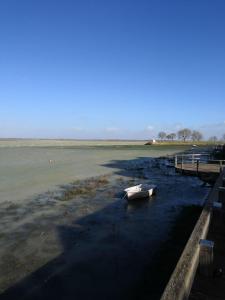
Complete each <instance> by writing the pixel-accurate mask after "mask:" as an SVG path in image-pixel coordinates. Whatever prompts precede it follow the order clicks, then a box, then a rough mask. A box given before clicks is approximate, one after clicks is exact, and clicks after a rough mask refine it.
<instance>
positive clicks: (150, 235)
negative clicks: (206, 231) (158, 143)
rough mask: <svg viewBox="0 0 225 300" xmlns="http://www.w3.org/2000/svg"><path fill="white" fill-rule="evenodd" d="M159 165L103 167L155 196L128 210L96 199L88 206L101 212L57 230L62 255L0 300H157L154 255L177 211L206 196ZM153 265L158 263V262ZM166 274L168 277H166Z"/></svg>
mask: <svg viewBox="0 0 225 300" xmlns="http://www.w3.org/2000/svg"><path fill="white" fill-rule="evenodd" d="M160 163H161V162H160V160H151V159H149V158H138V159H136V160H132V161H113V162H111V163H109V164H107V165H105V166H106V167H109V168H113V169H116V170H115V173H116V174H117V175H119V176H125V177H129V178H132V179H133V180H134V181H136V180H139V179H142V180H143V181H144V180H145V181H146V182H151V183H156V184H158V186H159V187H160V188H159V192H158V194H157V195H156V196H155V197H154V198H152V199H151V200H150V201H143V202H141V203H138V204H135V203H133V204H131V205H129V204H127V202H126V200H124V199H119V198H118V197H117V196H115V197H112V199H105V201H104V197H107V196H106V195H107V194H104V193H102V195H101V197H98V194H97V196H96V197H95V199H94V200H93V204H92V203H91V205H93V206H94V205H100V206H101V208H100V209H98V210H97V211H94V212H90V213H89V214H87V215H86V216H83V217H80V218H79V217H78V218H74V220H73V222H71V223H70V225H68V226H67V225H58V226H57V233H58V238H59V240H60V243H61V245H62V247H63V251H62V253H61V255H59V256H58V257H56V258H55V259H53V260H52V261H50V262H48V263H47V264H45V265H44V266H43V267H41V268H39V269H38V270H37V271H35V272H33V273H32V274H31V275H28V276H27V277H26V278H25V279H23V280H21V281H20V282H18V283H17V284H15V285H14V286H12V287H10V288H9V289H8V290H6V291H5V292H4V293H3V294H2V295H1V296H0V299H7V300H8V299H10V300H11V299H18V300H20V299H32V300H34V299H38V300H39V299H42V300H45V299H48V300H49V299H59V300H60V299H66V300H69V299H77V300H80V299H82V300H89V299H92V300H93V299H145V298H146V296H147V297H151V299H152V300H153V299H159V297H160V294H161V292H162V282H159V283H158V286H157V283H156V282H154V286H152V289H151V287H149V285H150V286H151V282H150V281H149V278H150V277H151V276H154V274H151V275H150V274H149V270H150V269H151V266H152V265H153V264H154V272H157V271H156V270H157V264H156V262H155V261H154V257H155V255H156V252H157V250H158V249H159V248H160V245H162V244H163V243H164V242H165V240H167V239H168V236H169V235H168V233H169V229H170V228H171V224H172V223H173V222H174V221H175V219H176V217H177V215H178V212H179V211H180V207H181V206H182V205H187V204H192V203H190V198H189V196H192V202H193V201H194V202H195V200H196V199H198V198H199V197H201V198H202V197H203V195H204V194H205V191H203V190H202V188H200V185H199V182H198V183H197V184H196V183H195V181H194V180H193V179H192V178H189V179H185V178H184V177H182V176H177V175H176V174H175V173H173V171H171V170H167V169H166V168H164V167H161V166H160ZM170 173H171V174H170ZM125 183H126V181H123V182H122V183H120V185H119V187H120V188H122V186H123V185H124V184H125ZM184 183H185V184H186V185H185V187H184ZM113 184H115V182H114V183H113ZM193 186H195V187H196V191H195V190H193ZM116 187H117V185H115V195H118V192H119V190H117V188H116ZM104 195H105V196H104ZM106 200H107V201H106ZM196 201H197V200H196ZM192 226H193V224H192ZM46 242H47V241H46ZM173 251H174V249H173ZM180 251H181V248H180V249H179V251H178V252H179V253H180ZM163 255H164V256H165V253H163ZM176 259H177V257H176ZM157 260H158V262H159V263H160V260H161V258H160V257H158V258H157ZM29 263H30V262H29V261H28V262H27V264H29ZM171 263H173V264H175V262H174V261H173V262H171ZM146 270H148V271H146ZM161 271H162V270H160V272H161ZM170 271H171V270H170ZM145 274H147V275H145ZM158 275H159V274H157V276H158ZM164 275H165V274H164ZM169 275H170V273H169V272H168V274H167V276H166V278H169ZM146 277H147V280H146ZM143 278H144V279H145V280H141V279H143ZM164 281H165V279H164ZM143 282H146V284H147V285H148V289H146V291H147V292H146V293H147V294H141V292H140V287H143ZM144 290H145V289H144ZM151 291H154V293H153V294H154V295H153V294H151ZM149 299H150V298H149Z"/></svg>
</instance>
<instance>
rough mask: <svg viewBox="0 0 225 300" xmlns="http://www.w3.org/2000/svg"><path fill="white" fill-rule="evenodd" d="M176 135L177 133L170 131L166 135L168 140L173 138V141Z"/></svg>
mask: <svg viewBox="0 0 225 300" xmlns="http://www.w3.org/2000/svg"><path fill="white" fill-rule="evenodd" d="M175 137H176V134H175V133H170V134H168V135H167V136H166V138H167V140H171V141H173V140H174V139H175Z"/></svg>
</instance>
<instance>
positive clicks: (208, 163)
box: [175, 154, 225, 183]
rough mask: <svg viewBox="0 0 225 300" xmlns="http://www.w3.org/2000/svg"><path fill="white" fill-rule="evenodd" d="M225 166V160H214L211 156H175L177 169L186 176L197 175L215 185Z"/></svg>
mask: <svg viewBox="0 0 225 300" xmlns="http://www.w3.org/2000/svg"><path fill="white" fill-rule="evenodd" d="M224 166H225V160H214V159H211V158H210V155H209V154H182V155H176V156H175V169H176V171H177V172H180V173H182V174H185V175H195V176H198V177H200V179H202V180H203V181H206V182H208V183H213V182H215V181H216V179H217V177H218V175H219V173H220V171H221V170H222V168H223V167H224Z"/></svg>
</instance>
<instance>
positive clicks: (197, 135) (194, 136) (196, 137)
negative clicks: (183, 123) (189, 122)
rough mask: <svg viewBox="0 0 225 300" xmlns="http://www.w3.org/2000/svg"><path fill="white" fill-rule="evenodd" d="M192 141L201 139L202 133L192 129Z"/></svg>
mask: <svg viewBox="0 0 225 300" xmlns="http://www.w3.org/2000/svg"><path fill="white" fill-rule="evenodd" d="M191 138H192V141H198V142H199V141H201V140H202V139H203V135H202V133H201V132H200V131H197V130H193V131H192V134H191Z"/></svg>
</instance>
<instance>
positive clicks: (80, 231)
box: [0, 145, 208, 300]
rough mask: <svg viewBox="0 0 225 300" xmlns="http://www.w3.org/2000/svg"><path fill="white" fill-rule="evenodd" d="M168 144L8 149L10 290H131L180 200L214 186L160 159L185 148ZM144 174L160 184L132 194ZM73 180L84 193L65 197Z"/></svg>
mask: <svg viewBox="0 0 225 300" xmlns="http://www.w3.org/2000/svg"><path fill="white" fill-rule="evenodd" d="M163 149H164V150H162V148H160V147H159V148H154V149H151V148H149V147H148V148H146V147H143V146H116V147H115V146H107V147H105V146H99V147H95V146H92V147H90V146H86V145H85V146H83V145H82V146H76V147H74V146H73V147H63V148H62V147H18V148H7V147H5V148H2V149H0V154H1V156H0V157H1V161H0V170H1V171H0V172H1V177H2V180H1V181H0V185H1V203H0V229H1V230H0V232H1V233H0V292H4V291H5V293H4V294H3V295H1V299H15V298H16V299H24V298H26V299H42V300H43V299H50V298H51V299H56V298H57V299H74V295H76V299H82V300H86V299H92V300H93V299H131V297H130V296H128V295H129V293H132V288H133V287H135V285H136V284H137V282H138V281H139V280H140V278H141V277H142V274H143V272H144V271H145V268H146V265H148V266H151V260H152V257H153V256H154V254H155V253H156V252H157V250H158V249H159V248H160V245H161V244H162V243H163V241H165V240H166V239H167V238H168V234H169V231H170V228H171V226H172V224H173V222H174V220H175V219H176V216H177V215H178V213H179V211H180V210H181V207H183V206H185V205H191V204H202V202H203V199H204V197H205V195H206V194H207V192H208V189H207V188H206V187H202V182H201V181H200V180H198V179H196V178H193V177H185V176H180V175H179V174H176V173H175V172H174V170H173V169H171V168H167V167H165V164H164V161H163V160H162V159H158V160H157V159H153V157H158V156H164V155H166V154H172V153H174V152H178V151H180V150H181V149H182V148H169V149H168V148H167V149H165V148H163ZM49 160H52V161H53V162H51V163H49ZM99 174H108V175H106V177H104V178H103V179H102V177H96V175H99ZM90 176H93V178H91V179H87V178H89V177H90ZM85 178H86V179H85ZM76 179H85V180H80V181H76ZM74 181H75V182H74ZM70 182H73V183H71V184H69V183H70ZM138 183H146V184H156V185H157V188H158V189H157V193H156V195H155V196H154V197H151V199H150V200H149V201H144V202H141V203H133V204H132V203H128V202H127V201H126V200H125V199H124V198H123V193H122V191H123V190H124V188H126V187H127V186H130V185H135V184H138ZM85 187H88V188H87V189H86V190H85ZM71 189H72V190H75V191H80V193H78V192H77V194H76V193H74V194H72V196H71V197H65V193H66V192H68V190H71ZM48 190H50V191H49V192H46V191H48ZM160 292H161V291H160V290H158V291H157V293H158V295H159V293H160ZM157 297H158V296H157ZM157 297H156V298H151V299H159V297H158V298H157Z"/></svg>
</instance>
